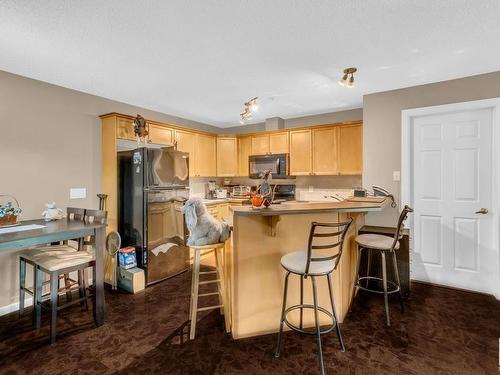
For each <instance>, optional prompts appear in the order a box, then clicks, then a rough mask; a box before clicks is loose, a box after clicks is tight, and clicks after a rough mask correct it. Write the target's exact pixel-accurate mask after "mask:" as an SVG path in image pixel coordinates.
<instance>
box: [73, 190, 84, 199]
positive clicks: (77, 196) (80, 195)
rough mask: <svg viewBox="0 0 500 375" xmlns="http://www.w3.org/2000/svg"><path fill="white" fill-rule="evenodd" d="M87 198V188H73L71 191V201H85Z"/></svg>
mask: <svg viewBox="0 0 500 375" xmlns="http://www.w3.org/2000/svg"><path fill="white" fill-rule="evenodd" d="M85 198H87V189H86V188H71V189H69V199H85Z"/></svg>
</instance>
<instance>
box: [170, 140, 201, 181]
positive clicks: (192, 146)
mask: <svg viewBox="0 0 500 375" xmlns="http://www.w3.org/2000/svg"><path fill="white" fill-rule="evenodd" d="M175 142H176V143H177V150H179V151H183V152H188V153H189V175H190V176H196V174H197V173H198V172H197V170H196V162H195V159H196V133H192V132H187V131H184V130H176V131H175Z"/></svg>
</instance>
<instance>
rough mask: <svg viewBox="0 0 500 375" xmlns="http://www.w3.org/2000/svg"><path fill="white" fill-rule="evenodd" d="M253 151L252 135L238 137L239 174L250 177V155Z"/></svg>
mask: <svg viewBox="0 0 500 375" xmlns="http://www.w3.org/2000/svg"><path fill="white" fill-rule="evenodd" d="M251 153H252V137H250V136H246V137H238V176H245V177H248V174H249V170H248V157H249V156H250V154H251Z"/></svg>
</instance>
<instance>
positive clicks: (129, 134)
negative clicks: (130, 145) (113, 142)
mask: <svg viewBox="0 0 500 375" xmlns="http://www.w3.org/2000/svg"><path fill="white" fill-rule="evenodd" d="M116 138H120V139H130V140H135V134H134V121H133V120H129V119H125V118H120V117H118V118H117V119H116Z"/></svg>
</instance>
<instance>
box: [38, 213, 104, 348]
mask: <svg viewBox="0 0 500 375" xmlns="http://www.w3.org/2000/svg"><path fill="white" fill-rule="evenodd" d="M106 217H107V213H106V212H105V211H98V210H86V211H85V217H84V221H85V222H86V223H90V222H99V223H101V224H105V223H106ZM94 245H95V238H90V240H86V241H83V246H84V248H85V246H94ZM30 260H31V262H32V263H33V264H34V265H35V269H36V271H35V272H36V277H35V293H34V295H35V296H34V301H35V327H36V328H37V329H38V328H39V327H40V323H41V308H42V307H45V306H43V302H44V301H42V284H43V283H42V276H43V273H46V274H49V275H50V303H49V306H50V311H51V324H50V338H51V343H54V342H55V341H56V332H57V330H56V325H57V311H59V310H61V309H63V308H65V307H68V306H71V305H74V304H76V303H82V304H83V305H84V307H85V308H88V307H87V298H88V297H87V292H86V286H85V281H84V279H85V277H84V270H85V269H86V268H88V267H92V269H93V280H95V279H96V274H95V256H94V254H92V253H91V252H90V251H86V250H84V249H82V250H81V251H58V250H57V249H54V250H50V249H47V250H45V251H40V252H38V253H37V254H35V255H33V256H32V258H31V259H30ZM74 271H77V272H78V281H79V282H78V289H79V293H80V298H78V299H77V300H74V301H70V302H67V303H66V304H64V305H59V306H58V292H59V277H60V275H63V274H69V273H70V272H74Z"/></svg>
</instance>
